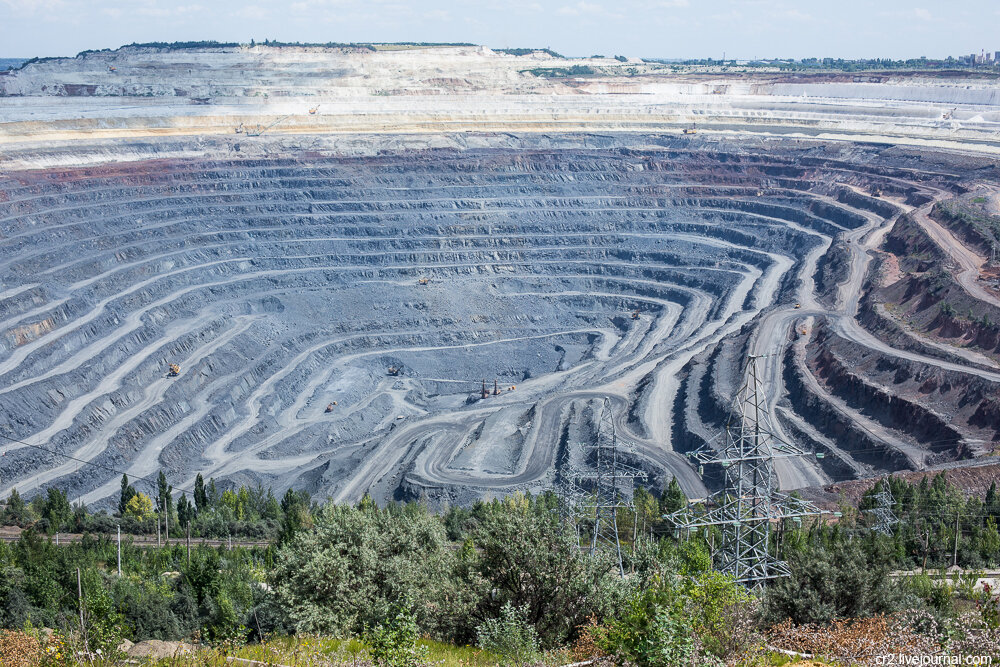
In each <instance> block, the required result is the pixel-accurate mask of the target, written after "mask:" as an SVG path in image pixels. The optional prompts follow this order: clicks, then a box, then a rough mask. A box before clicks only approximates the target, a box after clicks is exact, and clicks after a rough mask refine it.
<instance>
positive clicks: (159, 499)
mask: <svg viewBox="0 0 1000 667" xmlns="http://www.w3.org/2000/svg"><path fill="white" fill-rule="evenodd" d="M173 490H174V487H173V486H171V485H170V484H167V476H166V475H165V474H163V471H162V470H161V471H160V474H159V475H158V476H157V478H156V511H157V512H167V515H168V516H169V515H171V514H173V512H172V510H173V508H174V498H173V495H171V494H172V493H173Z"/></svg>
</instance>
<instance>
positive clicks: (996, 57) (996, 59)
mask: <svg viewBox="0 0 1000 667" xmlns="http://www.w3.org/2000/svg"><path fill="white" fill-rule="evenodd" d="M993 62H995V63H1000V51H997V52H996V53H994V54H993Z"/></svg>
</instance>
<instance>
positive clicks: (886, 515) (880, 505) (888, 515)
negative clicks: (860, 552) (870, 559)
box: [865, 479, 899, 535]
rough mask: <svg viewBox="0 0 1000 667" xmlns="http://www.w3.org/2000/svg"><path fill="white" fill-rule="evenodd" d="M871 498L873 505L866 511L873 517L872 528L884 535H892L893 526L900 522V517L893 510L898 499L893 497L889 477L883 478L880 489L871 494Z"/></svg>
mask: <svg viewBox="0 0 1000 667" xmlns="http://www.w3.org/2000/svg"><path fill="white" fill-rule="evenodd" d="M871 500H872V507H871V509H867V510H865V513H866V514H868V516H870V517H871V518H872V530H874V531H875V532H876V533H882V534H883V535H892V533H893V528H895V526H896V524H897V523H899V519H898V518H897V517H896V513H895V512H893V511H892V508H893V506H894V505H895V504H896V499H895V498H893V497H892V491H891V490H890V489H889V481H888V480H887V479H883V480H882V481H881V482H880V483H879V491H878V493H876V494H874V495H873V496H871Z"/></svg>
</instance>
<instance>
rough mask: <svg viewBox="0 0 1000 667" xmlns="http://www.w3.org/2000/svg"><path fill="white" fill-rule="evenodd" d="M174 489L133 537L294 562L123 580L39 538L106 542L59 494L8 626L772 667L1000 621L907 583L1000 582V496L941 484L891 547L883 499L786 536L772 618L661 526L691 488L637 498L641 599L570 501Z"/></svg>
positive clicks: (4, 619) (930, 487)
mask: <svg viewBox="0 0 1000 667" xmlns="http://www.w3.org/2000/svg"><path fill="white" fill-rule="evenodd" d="M157 487H158V488H157V489H156V491H154V492H153V493H152V494H151V496H146V494H143V493H141V492H139V491H137V490H135V488H134V486H133V485H132V484H131V483H130V482H129V480H128V479H123V483H122V493H121V497H120V498H119V500H120V502H121V503H122V507H125V510H124V512H120V513H121V514H124V516H122V517H116V520H120V521H122V522H126V521H132V522H140V521H145V520H149V519H146V518H139V517H131V518H130V517H129V515H130V514H134V513H135V512H134V510H133V507H134V505H135V503H136V500H137V499H138V498H141V497H146V498H149V501H150V505H152V506H153V507H156V506H157V505H158V506H159V507H160V508H163V507H164V506H166V510H165V511H167V512H175V513H176V514H178V515H180V514H186V515H187V516H188V517H189V519H188V520H189V524H190V525H192V526H193V525H195V524H196V523H198V522H205V525H209V526H210V525H213V522H214V521H215V519H214V518H213V517H215V516H216V515H219V514H224V515H227V516H230V515H231V516H233V517H235V516H237V515H238V514H240V513H241V512H242V513H243V515H244V516H245V517H248V518H249V519H250V520H252V521H260V520H262V519H260V518H256V517H260V516H261V515H260V514H259V512H260V511H261V508H264V510H265V511H266V508H267V506H268V505H271V506H272V511H273V515H274V517H275V518H274V519H273V520H274V521H275V522H276V523H277V525H278V526H280V528H279V529H277V530H275V531H274V532H275V537H274V542H275V543H274V545H272V546H269V547H264V548H242V547H236V548H234V549H232V550H228V549H225V548H212V547H208V546H198V547H194V548H192V549H191V550H190V555H189V552H188V549H187V548H186V546H185V545H184V544H183V543H177V544H175V545H173V546H170V547H163V548H139V547H136V546H135V545H134V544H133V542H132V539H131V538H126V539H125V540H124V543H123V547H122V574H121V576H119V575H118V573H117V551H116V545H115V543H114V542H113V541H112V540H110V539H108V538H107V537H91V536H90V535H86V536H85V537H84V539H83V541H82V542H80V543H77V544H72V545H68V546H66V545H62V546H56V545H55V544H54V541H53V540H52V539H51V538H49V537H46V536H44V535H43V534H42V533H41V532H39V530H38V529H40V528H43V527H47V528H51V527H52V526H55V525H65V524H67V523H73V522H74V521H83V523H84V524H86V521H87V517H88V516H90V515H87V514H86V513H85V510H84V511H82V508H79V507H73V506H72V505H71V504H70V503H69V502H68V501H67V500H66V497H65V494H63V493H62V492H60V491H58V490H55V489H50V490H48V491H47V492H46V493H45V494H44V495H40V496H38V497H37V498H34V499H32V501H31V503H27V504H26V503H25V502H24V501H23V499H22V498H20V496H18V495H17V494H12V496H11V498H10V499H8V502H7V506H6V508H5V510H4V517H5V518H11V517H18V518H19V519H20V520H22V521H23V520H24V518H25V516H26V515H29V514H30V515H32V516H36V518H35V519H34V523H33V524H29V526H31V527H29V528H28V530H27V531H26V532H25V533H24V534H23V535H22V538H21V539H20V540H19V541H18V542H15V543H13V544H9V545H8V544H0V572H2V577H0V626H2V627H5V628H9V629H12V630H22V629H28V630H31V629H32V628H38V627H42V626H45V627H50V628H54V629H56V631H57V635H56V636H57V637H59V638H60V639H59V641H62V642H64V643H66V645H67V646H69V647H70V648H71V649H72V650H81V648H80V647H81V646H82V645H83V644H84V641H83V640H84V639H85V640H86V647H87V648H88V650H90V651H95V650H96V649H97V648H100V649H101V650H102V655H105V656H108V655H113V654H114V652H115V649H116V647H117V646H118V645H119V642H120V641H121V639H123V638H128V639H131V640H142V639H146V638H157V639H168V640H169V639H174V640H176V639H184V638H186V639H189V640H190V639H191V638H197V639H199V640H200V641H201V642H202V643H205V644H208V645H211V646H213V647H215V649H216V650H217V651H219V652H217V653H205V654H204V656H202V657H201V658H200V659H204V661H205V662H203V663H197V664H210V661H211V660H212V659H214V658H212V657H211V656H214V655H220V656H221V655H224V654H226V653H227V652H228V654H229V655H240V656H245V657H251V656H253V655H261V654H260V653H259V651H261V650H263V649H266V650H267V651H270V653H267V654H265V655H269V656H270V657H269V659H271V660H274V659H276V658H275V656H279V655H289V654H295V655H300V657H301V656H304V655H306V654H308V655H309V656H312V657H311V658H309V660H313V661H314V662H306V661H304V659H303V661H302V662H298V663H297V664H334V663H336V662H338V661H339V662H340V663H346V662H356V661H357V660H359V659H360V660H369V661H374V662H376V663H378V664H383V665H394V666H400V667H411V666H415V665H423V664H429V663H431V662H441V663H443V664H506V665H525V664H537V663H538V662H539V661H544V662H546V663H547V664H556V663H561V662H570V661H572V659H582V658H585V657H592V656H607V657H610V658H611V659H612V660H613V661H615V662H618V663H621V662H624V661H627V662H629V663H631V664H635V665H637V666H639V667H644V666H651V667H652V666H659V665H676V664H696V663H697V664H720V662H723V661H725V662H732V659H733V658H734V656H736V657H740V659H741V660H743V663H744V664H763V663H762V662H760V661H763V660H767V659H768V658H767V652H766V650H765V643H766V642H765V637H766V636H768V633H771V632H773V631H775V630H773V628H778V630H780V631H781V632H784V633H785V634H786V635H787V634H789V633H791V632H792V630H793V629H794V627H798V626H799V625H801V624H806V625H801V627H815V628H822V627H826V626H828V625H830V624H833V625H836V623H839V622H841V621H842V620H843V619H854V618H859V619H870V618H881V617H880V616H879V615H887V616H886V618H888V617H890V616H891V617H892V618H896V616H895V615H897V614H898V613H900V612H901V611H903V610H910V611H913V610H916V611H918V612H920V613H921V614H924V615H925V617H926V618H928V619H931V621H932V622H933V627H934V628H935V630H934V632H939V631H940V632H943V630H941V629H942V628H945V629H947V633H948V634H947V637H948V638H949V639H948V641H957V640H956V639H955V638H956V637H958V638H963V637H964V638H966V639H968V638H969V637H974V638H978V639H976V641H980V642H982V641H986V639H983V637H987V639H989V638H990V637H993V635H992V634H989V633H991V632H994V630H995V628H996V627H997V619H998V618H1000V612H997V609H998V608H1000V604H998V601H997V599H996V598H995V596H994V595H993V594H992V593H991V592H990V591H989V590H987V591H985V592H983V591H978V590H977V588H976V586H975V583H976V581H975V577H973V576H967V577H964V578H961V579H957V580H955V581H953V582H951V583H950V584H947V583H941V582H940V581H938V580H936V579H932V578H930V577H928V576H926V575H919V576H915V577H895V576H891V575H890V571H891V570H900V569H911V568H913V567H919V566H921V565H924V564H925V563H926V565H927V567H928V568H931V567H942V568H943V567H945V566H947V565H950V564H951V563H952V562H954V561H956V560H957V562H958V563H959V564H960V565H963V566H965V567H968V568H980V567H986V566H995V565H997V562H998V559H1000V533H998V531H997V521H998V520H1000V494H998V491H997V489H996V488H995V487H993V488H991V489H990V491H989V492H988V493H987V495H986V496H985V498H982V499H978V498H966V497H965V496H964V495H963V494H961V493H960V492H959V491H958V490H956V489H955V488H953V487H951V486H950V485H949V484H948V483H947V482H946V479H945V477H944V476H943V475H939V476H937V477H934V478H933V479H926V478H925V479H923V480H922V481H921V482H920V483H918V484H910V483H907V482H905V481H903V480H900V479H892V480H890V488H891V491H892V494H893V497H894V498H895V506H894V508H893V509H894V511H895V513H896V515H897V516H898V517H900V519H901V521H900V523H899V524H898V525H897V527H896V530H895V534H894V535H892V536H883V535H880V534H877V533H874V532H872V531H870V530H869V529H868V528H867V527H866V523H867V518H866V517H867V514H866V513H865V512H864V511H863V510H864V509H866V508H867V507H868V506H869V505H870V504H871V503H872V500H871V498H870V495H866V496H865V497H864V498H863V499H862V501H861V510H862V511H861V512H858V511H856V510H852V509H851V508H844V516H843V517H842V518H841V519H840V520H839V521H838V522H837V523H835V524H829V525H825V524H823V523H814V524H812V525H808V526H802V527H800V526H797V525H795V524H793V523H791V522H789V523H788V524H787V525H784V526H781V527H780V529H779V530H778V531H777V533H776V536H777V538H776V540H775V545H776V549H777V553H776V555H778V556H779V557H782V558H784V559H786V560H787V561H788V563H789V566H790V569H791V577H788V578H785V579H780V580H778V581H776V582H775V583H774V584H772V585H771V586H770V587H769V589H768V590H767V593H766V595H764V596H760V597H758V596H755V595H752V594H750V593H749V592H748V591H747V590H745V589H744V588H743V587H741V586H739V585H737V584H735V583H733V582H732V581H731V580H729V579H728V578H726V577H724V576H722V575H720V574H718V573H716V572H713V571H711V570H710V563H711V560H710V557H709V554H710V549H711V545H712V544H718V543H719V538H720V536H719V534H718V533H711V532H709V533H705V532H700V533H695V534H692V535H691V536H680V535H678V536H675V535H674V532H673V529H672V527H671V526H670V525H669V524H668V523H667V522H666V521H664V520H663V519H662V518H661V515H662V514H663V513H664V512H665V511H666V510H668V509H673V508H676V507H678V506H680V505H682V504H683V503H684V498H683V494H681V493H680V490H679V487H677V486H676V485H670V486H668V488H667V489H665V490H664V492H663V494H662V496H661V497H660V498H656V497H654V496H653V495H651V494H650V493H648V492H647V491H645V490H639V491H638V492H637V494H636V506H637V514H636V515H635V516H633V515H631V513H626V514H623V515H622V516H621V517H620V519H619V525H620V526H622V527H626V526H629V527H631V526H634V527H635V529H636V530H635V532H636V535H635V536H633V535H631V531H630V530H629V529H628V528H625V529H624V531H623V532H624V539H625V540H626V543H627V544H626V547H627V548H626V549H625V550H624V558H625V563H624V565H625V568H626V572H627V573H628V575H629V576H628V577H626V578H625V579H622V578H620V577H619V576H618V573H617V563H615V562H613V561H612V560H611V559H610V558H609V557H608V556H607V555H606V554H602V553H598V554H596V555H595V556H591V555H590V554H588V553H587V551H585V550H582V549H580V548H579V545H580V543H581V542H583V543H588V535H587V533H588V530H589V527H588V523H587V522H586V521H583V522H582V523H581V524H580V525H579V526H578V527H574V526H571V525H567V524H566V523H565V522H563V521H562V520H560V519H559V512H558V511H557V510H558V501H557V499H556V498H555V496H553V495H552V494H550V493H546V494H542V495H541V496H538V497H531V496H520V495H516V496H512V497H509V498H506V499H504V500H495V501H491V502H478V503H476V504H474V505H473V506H472V507H469V508H460V507H451V508H448V509H447V510H446V511H444V512H443V513H434V512H432V511H430V510H429V509H428V508H427V507H426V506H425V505H423V504H420V503H409V504H391V505H389V506H387V507H378V506H376V505H375V504H374V503H373V502H371V501H370V500H369V499H367V498H366V499H365V500H363V501H362V502H360V503H359V504H358V505H356V506H349V505H335V504H332V503H327V504H324V505H321V506H320V505H311V504H310V503H309V501H308V497H307V496H305V495H304V494H301V493H296V492H294V491H293V492H289V493H288V494H286V495H285V496H284V500H283V501H282V502H281V503H279V502H278V501H277V500H276V499H274V497H273V495H271V494H269V493H268V492H266V491H264V492H257V493H254V492H252V491H251V490H249V489H246V488H241V489H237V490H233V489H226V490H225V491H223V492H221V493H220V492H219V490H218V488H217V485H216V484H215V483H214V482H213V481H212V480H209V481H208V483H205V482H204V481H203V480H199V483H198V484H197V485H196V488H195V493H194V498H193V501H192V502H191V503H189V504H188V505H187V506H185V505H183V504H182V503H180V502H177V507H173V506H172V502H171V500H170V499H171V498H172V493H171V489H170V487H169V485H168V484H167V483H166V480H165V479H161V480H159V484H158V485H157ZM262 499H263V502H262ZM269 499H271V500H273V502H271V501H270V500H269ZM182 507H186V509H181V508H182ZM149 511H150V512H154V514H155V509H149ZM161 511H164V510H162V509H161ZM189 513H190V514H189ZM95 516H96V515H95ZM103 516H107V515H103ZM153 520H155V518H154V519H153ZM956 529H957V530H958V533H957V534H956V532H955V531H956ZM650 535H652V536H653V537H652V538H651V537H650ZM656 536H659V537H656ZM633 539H635V544H634V545H632V544H631V543H632V541H633ZM956 545H957V546H956ZM77 569H79V571H80V573H81V579H80V580H81V588H82V591H83V598H82V600H83V601H82V607H83V617H84V622H83V626H82V627H83V632H82V633H81V632H80V628H81V624H80V605H81V603H80V602H79V598H78V595H77V579H76V572H77ZM970 613H971V614H973V615H974V617H975V618H974V619H973V621H974V623H973V621H970V620H969V618H971V617H969V614H970ZM922 618H923V617H922ZM931 621H927V623H931ZM788 623H792V624H793V625H792V626H789V625H788ZM970 623H972V625H970ZM808 624H814V625H812V626H809V625H808ZM883 625H884V624H883ZM831 627H832V626H831ZM838 627H839V626H838ZM928 627H930V626H929V625H928ZM790 628H791V629H790ZM915 632H916V631H915ZM976 633H978V634H976ZM984 633H986V634H984ZM888 634H889V635H891V634H892V633H888ZM26 636H28V635H18V637H20V638H21V639H23V638H24V637H26ZM943 636H944V635H941V636H938V635H935V637H936V639H934V641H936V642H938V643H939V644H940V642H942V641H945V640H944V639H942V638H941V637H943ZM292 637H297V638H298V639H293V638H292ZM318 637H324V638H325V639H322V640H321V639H317V638H318ZM310 638H312V639H310ZM334 640H336V641H334ZM25 641H27V640H25ZM45 641H49V640H45ZM261 641H264V642H265V643H263V644H261V643H259V642H261ZM963 641H964V640H963ZM970 641H971V640H970ZM990 641H992V640H990ZM247 642H250V644H251V645H250V646H246V647H245V648H243V647H244V645H245V644H246V643H247ZM43 643H44V642H43ZM46 645H47V644H46ZM473 645H474V646H476V647H478V648H473ZM998 646H1000V644H998ZM460 647H464V648H460ZM0 648H2V643H0ZM59 650H64V649H62V648H60V649H59ZM67 650H68V649H67ZM255 652H257V653H255ZM296 652H300V653H296ZM298 659H299V658H296V660H298ZM323 661H326V662H323ZM192 664H196V663H192ZM220 664H221V663H220ZM286 664H287V663H286Z"/></svg>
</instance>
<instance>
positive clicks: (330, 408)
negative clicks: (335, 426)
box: [323, 401, 336, 412]
mask: <svg viewBox="0 0 1000 667" xmlns="http://www.w3.org/2000/svg"><path fill="white" fill-rule="evenodd" d="M335 403H336V401H334V402H333V403H327V404H326V410H324V411H323V412H333V406H334V404H335Z"/></svg>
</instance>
